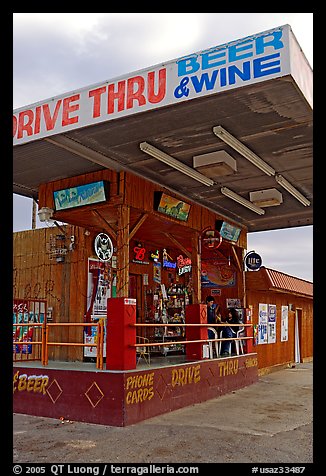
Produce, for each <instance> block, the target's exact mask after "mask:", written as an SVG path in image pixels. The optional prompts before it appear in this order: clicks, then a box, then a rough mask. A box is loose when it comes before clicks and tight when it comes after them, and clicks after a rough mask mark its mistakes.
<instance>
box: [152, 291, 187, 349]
mask: <svg viewBox="0 0 326 476" xmlns="http://www.w3.org/2000/svg"><path fill="white" fill-rule="evenodd" d="M164 291H165V289H163V290H162V286H161V287H157V288H155V289H153V290H147V291H146V314H145V322H149V323H154V324H155V323H157V324H175V326H173V327H172V326H171V325H169V326H166V327H164V326H158V327H153V328H152V329H151V330H150V331H149V332H147V335H146V337H148V338H149V339H150V341H151V342H168V341H172V340H183V339H184V338H185V327H184V326H182V324H184V323H185V314H186V306H187V305H188V304H190V300H191V299H190V297H189V294H188V288H187V287H186V286H183V285H181V284H179V283H177V284H171V285H170V287H169V288H168V289H167V290H166V291H165V292H164ZM172 351H173V352H175V351H178V352H179V351H184V345H181V344H176V345H169V346H166V347H163V346H162V347H157V346H153V347H152V348H151V352H160V353H163V354H164V355H166V354H167V353H168V352H172Z"/></svg>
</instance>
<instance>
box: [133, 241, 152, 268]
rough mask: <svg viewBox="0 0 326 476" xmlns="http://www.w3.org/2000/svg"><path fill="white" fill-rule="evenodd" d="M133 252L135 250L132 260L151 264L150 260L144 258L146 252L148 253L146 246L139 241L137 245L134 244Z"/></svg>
mask: <svg viewBox="0 0 326 476" xmlns="http://www.w3.org/2000/svg"><path fill="white" fill-rule="evenodd" d="M133 252H134V258H133V260H132V262H133V263H138V264H149V261H146V260H144V258H145V254H146V248H145V247H144V246H143V245H142V244H141V243H137V244H136V246H134V248H133Z"/></svg>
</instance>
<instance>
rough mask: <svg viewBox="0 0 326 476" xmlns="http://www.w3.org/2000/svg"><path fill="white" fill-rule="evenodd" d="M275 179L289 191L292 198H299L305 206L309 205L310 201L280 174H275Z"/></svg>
mask: <svg viewBox="0 0 326 476" xmlns="http://www.w3.org/2000/svg"><path fill="white" fill-rule="evenodd" d="M275 180H276V182H277V183H278V184H279V185H281V187H283V188H284V189H285V190H286V191H287V192H289V193H290V194H291V195H293V197H294V198H296V199H297V200H299V202H301V203H302V205H304V206H305V207H308V206H309V205H310V201H309V200H308V199H307V198H306V197H304V196H303V195H302V194H301V193H300V192H299V190H297V189H296V188H295V187H293V185H291V184H290V182H288V181H287V180H286V179H285V178H284V177H283V176H282V175H280V174H277V175H275Z"/></svg>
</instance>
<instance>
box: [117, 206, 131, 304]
mask: <svg viewBox="0 0 326 476" xmlns="http://www.w3.org/2000/svg"><path fill="white" fill-rule="evenodd" d="M129 219H130V209H129V207H128V206H127V205H120V206H119V210H118V231H117V297H128V294H129Z"/></svg>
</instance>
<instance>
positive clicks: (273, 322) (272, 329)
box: [267, 304, 276, 344]
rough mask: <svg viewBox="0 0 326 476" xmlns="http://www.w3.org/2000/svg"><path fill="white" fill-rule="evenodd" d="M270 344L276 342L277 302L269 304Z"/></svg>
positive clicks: (268, 337)
mask: <svg viewBox="0 0 326 476" xmlns="http://www.w3.org/2000/svg"><path fill="white" fill-rule="evenodd" d="M267 340H268V343H269V344H275V342H276V304H268V335H267Z"/></svg>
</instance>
